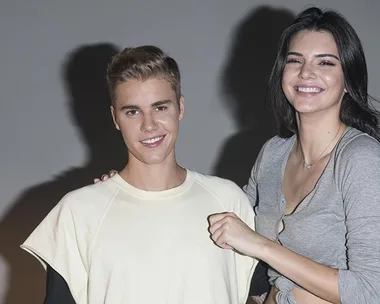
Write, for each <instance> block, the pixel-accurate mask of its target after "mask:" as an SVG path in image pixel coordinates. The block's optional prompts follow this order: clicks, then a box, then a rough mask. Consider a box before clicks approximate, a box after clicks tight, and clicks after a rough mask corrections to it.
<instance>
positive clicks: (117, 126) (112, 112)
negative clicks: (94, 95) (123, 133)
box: [110, 106, 120, 131]
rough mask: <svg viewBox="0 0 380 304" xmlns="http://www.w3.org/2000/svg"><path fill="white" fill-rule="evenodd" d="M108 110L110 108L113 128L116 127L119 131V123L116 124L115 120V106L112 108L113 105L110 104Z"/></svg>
mask: <svg viewBox="0 0 380 304" xmlns="http://www.w3.org/2000/svg"><path fill="white" fill-rule="evenodd" d="M110 110H111V115H112V120H113V124H114V125H115V128H116V129H118V130H119V131H120V127H119V124H118V123H117V121H116V116H115V108H114V107H113V106H110Z"/></svg>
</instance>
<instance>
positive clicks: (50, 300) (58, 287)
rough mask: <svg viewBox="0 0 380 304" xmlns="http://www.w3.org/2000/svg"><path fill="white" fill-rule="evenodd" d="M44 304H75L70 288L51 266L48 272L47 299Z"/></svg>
mask: <svg viewBox="0 0 380 304" xmlns="http://www.w3.org/2000/svg"><path fill="white" fill-rule="evenodd" d="M44 304H75V301H74V298H73V296H72V295H71V292H70V289H69V286H67V283H66V281H65V279H64V278H62V276H61V275H60V274H59V273H58V272H56V271H55V270H54V269H53V268H51V267H50V265H48V266H47V271H46V297H45V301H44Z"/></svg>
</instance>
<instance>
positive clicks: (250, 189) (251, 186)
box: [243, 142, 268, 207]
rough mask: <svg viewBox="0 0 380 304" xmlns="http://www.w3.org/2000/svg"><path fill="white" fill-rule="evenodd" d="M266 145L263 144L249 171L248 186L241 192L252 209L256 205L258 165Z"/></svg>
mask: <svg viewBox="0 0 380 304" xmlns="http://www.w3.org/2000/svg"><path fill="white" fill-rule="evenodd" d="M267 143H268V142H267ZM267 143H266V144H264V146H263V147H262V148H261V150H260V153H259V155H258V156H257V158H256V161H255V164H254V166H253V168H252V170H251V176H250V177H249V179H248V184H247V185H245V186H244V187H243V191H244V192H245V194H246V195H247V197H248V200H249V202H250V203H251V206H252V207H255V206H256V205H257V200H258V197H257V176H258V172H259V168H260V163H261V160H262V158H263V154H264V149H265V146H266V145H267Z"/></svg>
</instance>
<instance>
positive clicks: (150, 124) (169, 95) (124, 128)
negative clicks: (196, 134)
mask: <svg viewBox="0 0 380 304" xmlns="http://www.w3.org/2000/svg"><path fill="white" fill-rule="evenodd" d="M111 113H112V117H113V120H114V123H115V126H116V128H117V129H118V130H120V131H121V133H122V135H123V138H124V142H125V143H126V145H127V147H128V152H129V162H130V163H132V162H136V161H137V162H140V163H142V164H145V165H157V164H166V163H167V164H171V163H172V162H175V153H174V146H175V142H176V139H177V135H178V128H179V121H180V120H181V119H182V118H183V113H184V100H183V97H181V99H180V102H179V106H178V102H177V100H176V94H175V92H174V91H173V89H172V87H171V85H170V83H169V82H168V81H167V80H165V79H163V78H150V79H147V80H145V81H140V80H137V79H130V80H128V81H126V82H124V83H121V84H119V85H118V86H117V87H116V89H115V102H114V105H113V106H111Z"/></svg>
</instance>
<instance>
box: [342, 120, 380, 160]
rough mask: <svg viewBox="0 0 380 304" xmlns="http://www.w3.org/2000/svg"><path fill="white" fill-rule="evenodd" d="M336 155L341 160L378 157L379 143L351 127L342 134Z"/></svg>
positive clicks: (379, 154) (379, 153)
mask: <svg viewBox="0 0 380 304" xmlns="http://www.w3.org/2000/svg"><path fill="white" fill-rule="evenodd" d="M336 153H337V155H338V156H340V157H341V158H350V159H351V158H356V157H360V158H362V157H363V156H365V157H369V156H371V155H373V156H380V143H379V141H378V140H377V139H375V138H374V137H372V136H370V135H368V134H367V133H364V132H362V131H360V130H358V129H355V128H353V127H349V128H348V129H347V131H346V132H345V133H344V134H343V136H342V138H341V140H340V142H339V144H338V146H337V151H336Z"/></svg>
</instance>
